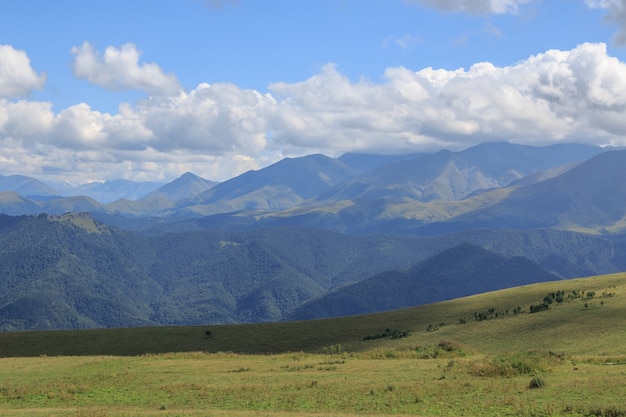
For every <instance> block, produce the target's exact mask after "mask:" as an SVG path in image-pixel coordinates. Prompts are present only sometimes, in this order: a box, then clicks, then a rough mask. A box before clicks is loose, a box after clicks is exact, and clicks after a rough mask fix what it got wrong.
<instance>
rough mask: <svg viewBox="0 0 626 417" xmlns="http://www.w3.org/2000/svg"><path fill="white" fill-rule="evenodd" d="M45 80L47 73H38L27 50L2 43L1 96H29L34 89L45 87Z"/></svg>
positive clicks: (0, 52) (0, 58)
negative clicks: (31, 63) (31, 64)
mask: <svg viewBox="0 0 626 417" xmlns="http://www.w3.org/2000/svg"><path fill="white" fill-rule="evenodd" d="M45 82H46V75H45V74H43V73H42V74H39V75H37V73H36V72H35V70H33V68H32V67H31V66H30V59H29V58H28V55H26V52H24V51H20V50H17V49H15V48H13V47H12V46H11V45H0V98H19V97H24V96H27V95H28V94H29V93H30V92H31V91H32V90H39V89H41V88H43V85H44V83H45Z"/></svg>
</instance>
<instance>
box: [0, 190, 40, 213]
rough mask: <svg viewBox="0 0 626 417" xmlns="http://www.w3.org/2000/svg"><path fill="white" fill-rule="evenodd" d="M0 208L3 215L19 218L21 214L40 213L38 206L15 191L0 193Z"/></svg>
mask: <svg viewBox="0 0 626 417" xmlns="http://www.w3.org/2000/svg"><path fill="white" fill-rule="evenodd" d="M0 207H1V208H2V213H3V214H9V215H12V216H19V215H22V214H36V213H40V206H39V205H38V204H37V203H36V202H34V201H32V200H29V199H27V198H24V197H22V196H21V195H19V194H18V193H16V192H15V191H4V192H0Z"/></svg>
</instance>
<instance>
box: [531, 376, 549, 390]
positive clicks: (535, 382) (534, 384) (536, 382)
mask: <svg viewBox="0 0 626 417" xmlns="http://www.w3.org/2000/svg"><path fill="white" fill-rule="evenodd" d="M545 385H546V381H544V380H543V378H539V377H535V378H533V379H531V380H530V382H529V383H528V388H542V387H543V386H545Z"/></svg>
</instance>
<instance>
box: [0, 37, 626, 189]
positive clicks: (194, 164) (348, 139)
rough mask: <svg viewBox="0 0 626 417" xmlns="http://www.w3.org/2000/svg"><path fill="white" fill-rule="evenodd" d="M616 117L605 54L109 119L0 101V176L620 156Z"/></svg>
mask: <svg viewBox="0 0 626 417" xmlns="http://www.w3.org/2000/svg"><path fill="white" fill-rule="evenodd" d="M624 112H626V64H625V63H624V62H621V61H620V60H618V59H617V58H615V57H612V56H610V55H609V54H608V53H607V47H606V45H604V44H591V43H586V44H581V45H579V46H577V47H576V48H574V49H571V50H549V51H545V52H543V53H541V54H537V55H533V56H530V57H529V58H527V59H526V60H523V61H520V62H518V63H515V64H514V65H510V66H495V65H493V64H491V63H489V62H482V63H476V64H474V65H472V66H471V67H469V68H458V69H455V70H446V69H436V68H423V69H419V70H412V69H409V68H405V67H392V68H387V70H386V71H385V74H384V79H383V81H382V82H372V81H370V80H366V79H359V80H351V79H349V78H348V77H347V76H346V75H344V74H342V73H341V71H340V70H339V69H338V68H337V67H336V66H335V65H333V64H328V65H325V66H324V67H323V68H322V69H321V71H320V72H319V73H318V74H315V75H314V76H312V77H310V78H308V79H305V80H303V81H301V82H296V83H275V84H271V85H270V87H269V92H266V93H261V92H259V91H256V90H249V89H242V88H240V87H238V86H236V85H233V84H227V83H217V84H204V83H203V84H200V85H198V86H197V87H196V88H194V89H193V90H191V91H187V92H178V93H177V94H174V95H170V96H163V95H161V96H152V97H149V98H146V99H143V100H141V101H139V102H137V103H134V104H132V105H131V104H124V105H122V106H120V109H119V112H118V113H117V114H108V113H101V112H98V111H95V110H93V109H92V108H91V107H90V106H89V105H88V104H86V103H81V104H78V105H75V106H71V107H68V108H66V109H63V110H61V111H59V112H58V113H54V112H53V111H52V105H51V104H50V103H42V102H32V101H28V100H21V101H17V102H14V101H10V100H7V99H0V146H2V149H3V151H4V152H3V155H4V156H3V157H1V158H0V168H2V171H3V172H7V170H12V171H13V172H16V171H17V172H19V173H22V174H26V175H29V174H31V175H33V176H37V174H38V173H37V172H25V171H24V170H28V169H33V170H36V169H39V171H40V172H39V175H41V174H42V173H50V174H52V173H58V174H59V175H63V176H64V177H68V176H71V175H75V176H77V177H79V178H83V179H87V178H89V179H110V178H129V177H130V178H131V179H171V178H173V177H175V176H178V175H180V174H182V173H184V172H185V171H192V172H195V173H196V174H198V175H202V176H204V177H206V178H210V179H214V180H224V179H227V178H229V177H232V176H234V175H237V174H239V173H241V172H242V171H244V170H247V169H253V168H259V167H262V166H265V165H267V164H269V163H272V162H275V161H277V160H278V159H280V158H282V157H285V156H298V155H303V154H308V153H312V152H322V153H325V154H327V155H331V156H337V155H339V154H340V153H342V152H348V151H359V152H385V153H392V152H393V153H400V152H411V151H418V150H425V151H428V150H431V151H432V150H436V149H440V148H442V147H443V148H449V149H461V148H465V147H468V146H471V145H474V144H478V143H481V142H485V141H501V140H508V141H512V142H517V143H527V144H537V145H545V144H549V143H553V142H570V141H577V142H586V143H595V144H599V145H606V144H612V145H620V146H624V145H626V140H625V139H624V138H625V137H626V124H625V123H624V118H623V115H624ZM7 155H10V157H9V156H7ZM15 167H17V168H19V170H17V169H16V170H14V169H13V168H15ZM131 175H132V176H131Z"/></svg>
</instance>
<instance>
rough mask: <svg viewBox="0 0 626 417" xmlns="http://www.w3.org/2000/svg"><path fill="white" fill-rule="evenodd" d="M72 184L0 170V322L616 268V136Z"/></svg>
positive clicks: (620, 176)
mask: <svg viewBox="0 0 626 417" xmlns="http://www.w3.org/2000/svg"><path fill="white" fill-rule="evenodd" d="M80 190H82V191H85V190H86V193H89V194H90V195H84V194H82V195H69V196H63V195H61V194H60V192H59V191H58V190H56V189H54V188H53V187H52V186H51V185H47V184H44V183H43V182H41V181H38V180H36V179H33V178H29V177H24V176H20V175H12V176H7V177H0V191H1V192H0V213H4V214H0V276H1V277H3V279H2V280H0V330H24V329H49V328H54V329H58V328H86V327H120V326H140V325H141V326H143V325H181V324H201V323H204V324H210V323H245V322H258V321H273V320H296V319H314V318H322V317H331V316H337V315H352V314H361V313H367V312H376V311H382V310H386V309H395V308H402V307H406V306H410V305H415V304H422V303H430V302H435V301H440V300H443V299H447V298H454V297H459V296H463V295H470V294H475V293H479V292H485V291H490V290H494V289H499V288H505V287H508V286H513V285H522V284H526V283H533V282H540V281H545V280H554V279H568V278H574V277H580V276H590V275H598V274H605V273H612V272H618V271H624V270H626V150H621V149H606V148H600V147H594V146H585V145H573V144H569V145H568V144H560V145H554V146H548V147H531V146H522V145H515V144H510V143H505V142H503V143H489V144H483V145H479V146H476V147H473V148H469V149H467V150H464V151H460V152H451V151H441V152H437V153H432V154H429V153H418V154H410V155H394V156H389V155H386V156H381V155H364V154H346V155H343V156H341V157H339V158H330V157H327V156H324V155H308V156H305V157H301V158H291V159H284V160H282V161H280V162H278V163H276V164H273V165H271V166H269V167H266V168H263V169H260V170H257V171H249V172H246V173H244V174H242V175H240V176H237V177H235V178H232V179H230V180H227V181H224V182H221V183H215V182H212V181H209V180H206V179H203V178H200V177H198V176H196V175H194V174H192V173H187V174H185V175H183V176H181V177H180V178H177V179H176V180H174V181H172V182H170V183H168V184H154V183H151V184H144V183H141V184H139V183H133V184H129V183H126V182H124V181H110V182H108V183H101V184H100V185H97V184H94V185H93V188H90V187H86V188H82V189H80ZM98 190H100V191H98ZM77 192H78V190H77ZM97 192H101V193H104V194H106V195H108V196H109V197H111V196H113V194H115V195H118V196H129V197H130V196H132V198H116V199H114V200H113V201H110V202H106V199H103V201H99V200H97V199H96V198H94V197H96V196H97ZM107 193H108V194H107ZM104 194H103V195H104Z"/></svg>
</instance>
